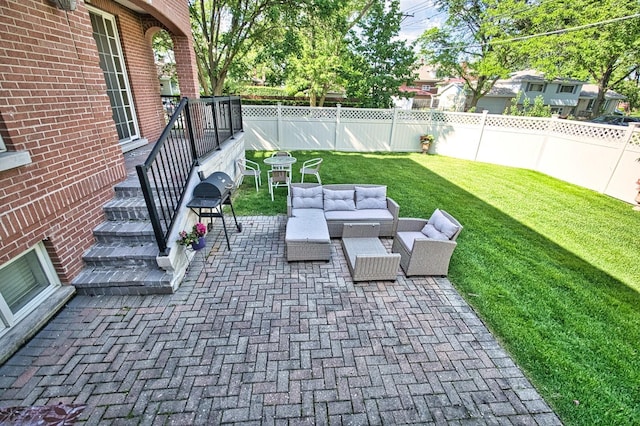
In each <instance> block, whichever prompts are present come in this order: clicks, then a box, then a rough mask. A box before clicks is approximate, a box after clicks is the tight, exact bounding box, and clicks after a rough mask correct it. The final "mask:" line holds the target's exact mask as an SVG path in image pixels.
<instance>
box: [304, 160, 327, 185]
mask: <svg viewBox="0 0 640 426" xmlns="http://www.w3.org/2000/svg"><path fill="white" fill-rule="evenodd" d="M321 165H322V158H312V159H311V160H307V161H305V162H304V163H302V168H301V169H300V174H301V175H302V179H301V180H300V183H304V175H314V176H315V177H316V179H318V183H319V184H320V185H322V181H321V180H320V166H321Z"/></svg>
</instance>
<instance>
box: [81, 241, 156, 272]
mask: <svg viewBox="0 0 640 426" xmlns="http://www.w3.org/2000/svg"><path fill="white" fill-rule="evenodd" d="M156 256H158V246H157V245H156V244H155V243H153V242H152V243H136V244H123V243H96V244H94V245H93V246H92V247H91V248H90V249H89V250H87V251H86V252H85V254H84V255H83V256H82V259H83V260H84V262H85V264H86V265H87V266H88V267H90V268H96V267H100V268H148V269H158V263H157V261H156Z"/></svg>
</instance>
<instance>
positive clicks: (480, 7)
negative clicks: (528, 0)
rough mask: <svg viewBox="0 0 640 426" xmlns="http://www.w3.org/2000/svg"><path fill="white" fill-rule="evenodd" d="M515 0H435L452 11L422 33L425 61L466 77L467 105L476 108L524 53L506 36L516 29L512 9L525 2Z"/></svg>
mask: <svg viewBox="0 0 640 426" xmlns="http://www.w3.org/2000/svg"><path fill="white" fill-rule="evenodd" d="M523 4H524V2H522V1H517V0H435V5H436V7H437V8H438V10H439V11H440V12H445V13H446V14H447V16H448V18H447V20H446V21H445V23H444V24H443V25H442V27H434V28H431V29H429V30H427V31H425V32H424V33H423V34H422V36H421V37H420V38H419V43H420V45H421V53H422V54H423V55H424V57H425V60H426V61H427V63H430V64H433V65H435V66H437V67H438V73H439V75H441V76H455V77H460V78H462V79H463V80H464V83H465V90H466V91H467V93H468V94H469V98H468V101H467V105H466V106H465V109H469V108H474V107H475V106H476V104H477V102H478V100H479V99H480V98H481V97H483V96H484V95H486V94H487V93H488V92H489V91H490V90H491V89H492V88H493V86H494V85H495V83H496V81H497V80H498V79H501V78H507V77H508V75H509V73H511V72H513V71H517V70H518V69H519V68H520V67H521V66H522V65H523V64H524V63H525V57H524V56H523V55H522V54H521V53H520V52H519V51H518V50H516V49H514V47H513V46H512V44H510V43H501V41H502V40H504V39H505V38H508V37H510V36H512V35H514V34H517V33H518V22H517V21H514V20H513V19H512V18H511V15H510V11H512V10H514V9H518V8H520V7H522V5H523Z"/></svg>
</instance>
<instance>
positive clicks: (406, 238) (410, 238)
mask: <svg viewBox="0 0 640 426" xmlns="http://www.w3.org/2000/svg"><path fill="white" fill-rule="evenodd" d="M424 237H425V235H424V234H423V233H422V232H416V231H409V232H398V233H397V234H396V239H398V240H399V241H400V242H402V244H403V245H404V246H405V247H406V250H407V251H408V252H409V253H410V252H411V251H412V250H413V243H414V242H415V240H418V239H424Z"/></svg>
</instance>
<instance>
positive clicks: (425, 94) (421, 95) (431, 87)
mask: <svg viewBox="0 0 640 426" xmlns="http://www.w3.org/2000/svg"><path fill="white" fill-rule="evenodd" d="M440 81H441V79H439V78H438V77H437V76H436V69H435V68H434V67H433V66H431V65H421V66H420V67H419V68H418V78H417V80H415V81H414V82H412V83H411V84H408V85H402V86H400V90H401V91H402V92H408V93H413V94H414V96H413V98H409V99H411V100H412V107H413V108H415V109H420V108H435V107H436V106H437V105H436V104H435V99H436V98H435V95H436V94H437V93H438V84H439V83H440ZM398 102H402V101H398Z"/></svg>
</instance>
